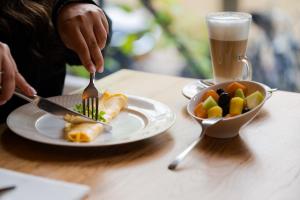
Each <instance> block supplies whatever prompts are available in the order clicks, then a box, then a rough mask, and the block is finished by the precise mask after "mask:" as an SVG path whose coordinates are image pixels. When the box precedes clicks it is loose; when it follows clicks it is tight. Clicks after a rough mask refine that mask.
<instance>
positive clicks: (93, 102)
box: [82, 73, 99, 120]
mask: <svg viewBox="0 0 300 200" xmlns="http://www.w3.org/2000/svg"><path fill="white" fill-rule="evenodd" d="M94 79H95V73H90V82H89V84H88V86H87V87H86V88H85V89H84V90H83V93H82V108H83V114H84V115H86V116H88V117H90V118H92V119H94V120H98V106H99V105H98V104H99V92H98V90H97V88H96V87H95V85H94Z"/></svg>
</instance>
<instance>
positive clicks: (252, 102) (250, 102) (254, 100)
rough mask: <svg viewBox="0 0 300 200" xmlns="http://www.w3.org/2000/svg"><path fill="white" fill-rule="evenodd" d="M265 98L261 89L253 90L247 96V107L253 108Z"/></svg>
mask: <svg viewBox="0 0 300 200" xmlns="http://www.w3.org/2000/svg"><path fill="white" fill-rule="evenodd" d="M263 100H264V95H263V94H262V93H261V92H260V91H258V90H257V91H256V92H253V93H252V94H250V95H249V96H247V97H246V104H247V107H248V108H249V109H250V110H251V109H253V108H255V107H256V106H257V105H259V104H260V103H261V102H262V101H263Z"/></svg>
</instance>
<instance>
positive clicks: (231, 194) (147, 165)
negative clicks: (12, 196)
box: [0, 70, 300, 200]
mask: <svg viewBox="0 0 300 200" xmlns="http://www.w3.org/2000/svg"><path fill="white" fill-rule="evenodd" d="M192 81H194V80H193V79H185V78H178V77H170V76H164V75H157V74H149V73H143V72H136V71H130V70H121V71H119V72H117V73H115V74H113V75H110V76H108V77H106V78H104V79H102V80H100V81H97V86H98V87H99V88H103V89H108V90H110V91H114V92H116V91H119V92H123V93H127V94H132V95H139V96H144V97H149V98H152V99H155V100H158V101H161V102H162V103H164V104H167V105H169V106H170V107H171V108H172V109H173V111H174V112H175V113H176V115H177V120H176V123H175V125H174V126H173V127H172V128H170V129H169V130H168V131H166V133H165V134H162V135H160V136H158V137H155V138H152V139H149V140H146V141H142V142H138V143H134V144H129V145H121V146H117V147H109V148H90V149H76V148H65V147H56V146H51V145H44V144H38V143H35V142H32V141H29V140H26V139H23V138H21V137H19V136H17V135H15V134H14V133H12V132H11V131H9V130H8V129H7V127H6V125H4V124H2V125H1V126H0V167H3V168H7V169H11V170H16V171H20V172H25V173H29V174H34V175H39V176H43V177H49V178H54V179H59V180H65V181H70V182H75V183H82V184H87V185H89V186H90V187H91V189H92V191H91V194H90V196H89V198H88V199H93V200H96V199H97V200H98V199H109V200H120V199H122V200H132V199H133V200H135V199H137V200H140V199H145V200H148V199H149V200H153V199H174V200H177V199H178V200H183V199H184V200H192V199H209V200H210V199H211V200H213V199H215V200H220V199H225V200H227V199H228V200H241V199H251V200H254V199H255V200H256V199H272V200H277V199H284V200H298V199H300V94H297V93H290V92H282V91H278V92H276V93H275V94H274V95H273V97H272V98H271V99H270V100H269V101H267V102H266V104H265V106H264V107H263V110H262V111H261V113H260V114H259V115H258V116H257V117H256V118H255V120H254V121H252V122H251V123H250V124H249V125H248V126H246V127H245V128H244V129H242V130H241V132H240V136H238V137H235V138H233V139H225V140H224V139H223V140H221V139H213V138H209V137H205V138H204V139H203V140H202V141H201V142H200V144H199V145H198V146H197V147H196V148H195V149H194V150H193V151H192V152H191V153H190V155H189V156H188V157H187V158H186V160H185V161H184V163H182V165H180V167H179V168H178V170H177V171H169V170H168V169H167V165H168V163H169V162H170V161H171V160H173V158H174V157H175V156H176V155H177V154H178V153H179V152H181V151H182V150H183V149H184V148H185V147H186V146H187V145H189V144H190V143H191V142H192V141H193V140H194V139H195V138H196V137H198V135H199V133H200V130H201V128H200V127H199V125H198V124H197V123H195V122H194V121H193V120H192V119H191V118H190V117H189V116H188V114H187V113H186V105H187V103H188V100H187V99H186V98H184V97H183V96H182V95H181V89H182V87H183V86H184V85H185V84H188V83H190V82H192ZM76 92H80V91H76Z"/></svg>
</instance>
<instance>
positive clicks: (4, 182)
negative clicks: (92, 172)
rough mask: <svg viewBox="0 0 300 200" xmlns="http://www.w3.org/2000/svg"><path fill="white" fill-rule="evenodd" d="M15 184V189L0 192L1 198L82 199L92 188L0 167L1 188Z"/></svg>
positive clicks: (36, 199)
mask: <svg viewBox="0 0 300 200" xmlns="http://www.w3.org/2000/svg"><path fill="white" fill-rule="evenodd" d="M8 185H15V186H16V188H15V189H13V190H9V191H5V192H0V200H50V199H51V200H54V199H55V200H81V199H83V198H84V197H86V196H87V195H88V193H89V191H90V188H89V187H88V186H86V185H80V184H75V183H68V182H63V181H58V180H52V179H48V178H42V177H38V176H33V175H29V174H24V173H19V172H15V171H11V170H7V169H3V168H0V188H2V187H4V186H8Z"/></svg>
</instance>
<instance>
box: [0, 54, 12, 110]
mask: <svg viewBox="0 0 300 200" xmlns="http://www.w3.org/2000/svg"><path fill="white" fill-rule="evenodd" d="M11 66H12V63H11V61H10V58H9V57H8V56H6V55H4V56H3V57H2V60H1V71H2V72H3V74H2V81H1V86H2V90H1V94H0V105H3V104H5V103H6V101H7V100H9V99H10V98H11V97H12V95H13V92H14V90H15V70H14V68H13V67H11Z"/></svg>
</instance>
